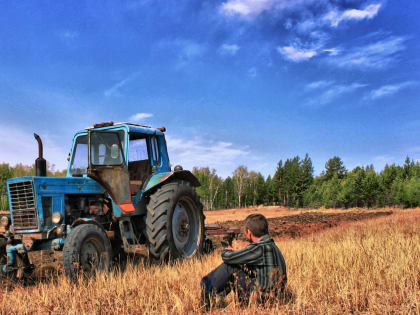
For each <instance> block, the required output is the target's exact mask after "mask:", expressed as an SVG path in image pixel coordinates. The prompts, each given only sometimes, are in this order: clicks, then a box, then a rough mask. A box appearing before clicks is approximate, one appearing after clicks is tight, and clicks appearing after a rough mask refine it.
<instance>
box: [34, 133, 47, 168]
mask: <svg viewBox="0 0 420 315" xmlns="http://www.w3.org/2000/svg"><path fill="white" fill-rule="evenodd" d="M34 137H35V139H36V141H38V152H39V156H38V158H37V159H36V160H35V170H36V176H47V161H46V160H45V159H44V158H43V156H42V155H43V154H42V153H43V147H42V140H41V137H40V136H38V135H37V134H36V133H34Z"/></svg>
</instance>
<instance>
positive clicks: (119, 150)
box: [87, 130, 135, 213]
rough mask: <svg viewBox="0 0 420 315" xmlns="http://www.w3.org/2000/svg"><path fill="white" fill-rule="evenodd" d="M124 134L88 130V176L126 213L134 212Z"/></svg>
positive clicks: (122, 132)
mask: <svg viewBox="0 0 420 315" xmlns="http://www.w3.org/2000/svg"><path fill="white" fill-rule="evenodd" d="M124 137H125V133H124V131H95V130H90V131H89V139H88V141H89V151H88V152H89V153H88V155H89V167H88V172H87V173H88V176H89V177H91V178H92V179H94V180H95V181H97V182H98V183H100V184H101V185H102V186H103V187H104V188H105V189H106V191H107V192H108V193H109V194H110V195H111V197H112V199H113V200H114V202H115V203H116V204H117V205H118V207H120V209H121V210H122V211H123V212H124V213H131V212H134V210H135V209H134V206H133V204H132V202H131V195H130V178H129V173H128V168H127V163H126V160H125V150H124V148H125V141H124V140H125V138H124Z"/></svg>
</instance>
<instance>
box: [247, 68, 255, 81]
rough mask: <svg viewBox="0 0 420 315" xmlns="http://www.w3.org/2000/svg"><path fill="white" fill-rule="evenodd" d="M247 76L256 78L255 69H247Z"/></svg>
mask: <svg viewBox="0 0 420 315" xmlns="http://www.w3.org/2000/svg"><path fill="white" fill-rule="evenodd" d="M248 76H250V77H251V78H255V77H256V76H257V68H255V67H252V68H249V69H248Z"/></svg>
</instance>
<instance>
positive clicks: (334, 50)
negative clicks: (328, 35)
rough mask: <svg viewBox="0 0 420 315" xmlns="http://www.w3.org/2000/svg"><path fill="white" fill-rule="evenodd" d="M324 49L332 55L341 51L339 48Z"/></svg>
mask: <svg viewBox="0 0 420 315" xmlns="http://www.w3.org/2000/svg"><path fill="white" fill-rule="evenodd" d="M323 51H325V52H326V53H328V54H329V55H330V56H337V55H338V54H339V53H340V50H338V49H337V48H329V49H324V50H323Z"/></svg>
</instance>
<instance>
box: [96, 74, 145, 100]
mask: <svg viewBox="0 0 420 315" xmlns="http://www.w3.org/2000/svg"><path fill="white" fill-rule="evenodd" d="M139 74H140V72H135V73H133V74H130V75H129V76H128V77H126V78H124V79H122V80H120V81H119V82H117V83H116V84H114V85H113V86H112V87H110V88H109V89H107V90H105V92H104V95H105V96H106V97H112V96H121V93H120V90H121V89H122V88H123V87H124V86H126V85H127V84H128V83H130V82H131V81H133V80H135V79H136V78H137V77H138V76H139Z"/></svg>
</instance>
